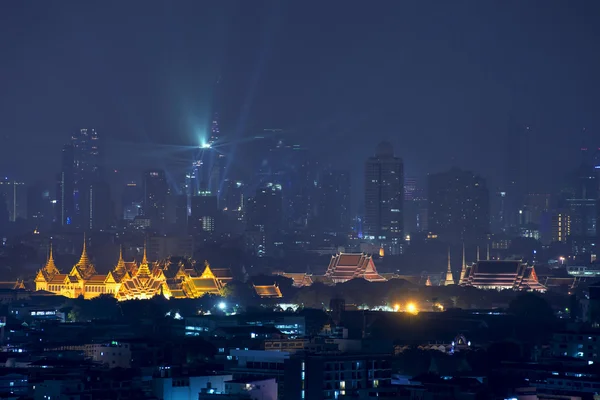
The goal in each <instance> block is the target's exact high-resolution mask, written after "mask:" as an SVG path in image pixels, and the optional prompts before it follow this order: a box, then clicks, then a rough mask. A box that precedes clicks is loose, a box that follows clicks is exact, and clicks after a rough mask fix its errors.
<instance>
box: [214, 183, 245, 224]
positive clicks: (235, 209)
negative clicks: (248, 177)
mask: <svg viewBox="0 0 600 400" xmlns="http://www.w3.org/2000/svg"><path fill="white" fill-rule="evenodd" d="M244 187H245V185H244V183H243V182H241V181H237V180H233V179H225V181H224V182H223V191H222V193H221V198H220V201H219V210H220V211H221V212H222V215H223V217H224V218H223V223H224V227H223V230H224V231H226V232H236V233H242V232H243V231H244V213H245V206H246V199H245V198H244Z"/></svg>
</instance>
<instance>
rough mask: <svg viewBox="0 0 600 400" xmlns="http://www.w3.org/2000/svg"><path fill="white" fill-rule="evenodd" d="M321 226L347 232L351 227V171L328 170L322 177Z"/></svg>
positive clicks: (319, 219) (325, 228)
mask: <svg viewBox="0 0 600 400" xmlns="http://www.w3.org/2000/svg"><path fill="white" fill-rule="evenodd" d="M320 188H321V201H320V204H319V218H318V221H319V223H320V227H321V229H322V230H323V231H327V232H340V233H341V232H344V233H345V232H347V231H348V229H349V228H350V220H351V217H350V173H349V172H348V171H333V170H330V171H326V172H324V173H323V174H321V179H320Z"/></svg>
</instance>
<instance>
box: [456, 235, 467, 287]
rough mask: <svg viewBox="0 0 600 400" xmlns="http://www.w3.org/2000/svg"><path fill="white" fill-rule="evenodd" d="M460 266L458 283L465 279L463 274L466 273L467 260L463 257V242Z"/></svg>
mask: <svg viewBox="0 0 600 400" xmlns="http://www.w3.org/2000/svg"><path fill="white" fill-rule="evenodd" d="M462 247H463V248H462V268H461V270H460V279H459V281H458V283H461V282H462V281H463V279H465V275H466V274H467V262H466V259H465V243H464V242H463V246H462Z"/></svg>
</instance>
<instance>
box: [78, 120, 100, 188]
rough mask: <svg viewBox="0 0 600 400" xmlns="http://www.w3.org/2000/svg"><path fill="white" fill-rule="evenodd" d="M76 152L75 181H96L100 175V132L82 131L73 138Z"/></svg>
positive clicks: (92, 130) (93, 130)
mask: <svg viewBox="0 0 600 400" xmlns="http://www.w3.org/2000/svg"><path fill="white" fill-rule="evenodd" d="M71 144H72V145H73V150H74V162H75V179H76V181H77V182H79V181H81V180H88V181H90V180H95V179H96V178H97V177H98V175H99V174H100V151H99V146H98V144H99V138H98V132H96V130H95V129H85V128H84V129H80V130H79V132H77V133H76V134H75V135H73V136H72V137H71Z"/></svg>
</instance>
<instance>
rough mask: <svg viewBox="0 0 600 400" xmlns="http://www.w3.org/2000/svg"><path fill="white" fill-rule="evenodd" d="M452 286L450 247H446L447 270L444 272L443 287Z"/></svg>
mask: <svg viewBox="0 0 600 400" xmlns="http://www.w3.org/2000/svg"><path fill="white" fill-rule="evenodd" d="M449 285H454V277H453V276H452V268H451V265H450V246H448V270H447V271H446V279H444V286H449Z"/></svg>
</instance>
